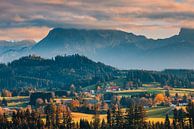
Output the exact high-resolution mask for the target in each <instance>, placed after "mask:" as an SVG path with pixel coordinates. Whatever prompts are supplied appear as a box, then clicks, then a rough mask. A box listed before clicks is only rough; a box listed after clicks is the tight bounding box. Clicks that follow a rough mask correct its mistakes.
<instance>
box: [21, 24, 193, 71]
mask: <svg viewBox="0 0 194 129" xmlns="http://www.w3.org/2000/svg"><path fill="white" fill-rule="evenodd" d="M25 53H31V54H36V55H41V56H43V57H47V58H51V57H53V56H56V55H64V54H67V55H71V54H75V53H78V54H81V55H85V56H87V57H89V58H90V59H93V60H95V61H101V62H103V63H105V64H109V65H112V66H115V67H117V68H122V69H165V68H194V58H193V56H194V30H193V29H187V28H182V29H181V30H180V33H179V34H178V35H175V36H172V37H170V38H166V39H158V40H153V39H148V38H146V37H144V36H137V35H134V34H132V33H127V32H123V31H118V30H86V29H63V28H55V29H53V30H51V31H50V32H49V34H48V35H47V36H46V37H45V38H43V39H42V40H41V41H40V42H38V43H37V44H35V45H34V46H33V47H32V49H30V52H25Z"/></svg>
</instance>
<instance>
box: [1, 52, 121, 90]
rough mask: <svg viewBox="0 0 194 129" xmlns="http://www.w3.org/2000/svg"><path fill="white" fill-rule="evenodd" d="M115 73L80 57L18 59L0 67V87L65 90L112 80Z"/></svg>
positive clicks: (113, 70)
mask: <svg viewBox="0 0 194 129" xmlns="http://www.w3.org/2000/svg"><path fill="white" fill-rule="evenodd" d="M117 72H118V70H117V69H115V68H113V67H111V66H106V65H104V64H102V63H100V62H97V63H96V62H93V61H92V60H90V59H88V58H86V57H84V56H80V55H72V56H56V57H55V58H53V59H43V58H41V57H37V56H27V57H22V58H20V59H19V60H15V61H13V62H11V63H9V64H8V65H4V64H1V65H0V88H1V89H2V88H13V87H24V86H33V87H37V88H63V89H66V88H68V87H69V86H70V85H71V84H75V85H76V86H87V85H90V84H96V83H98V82H100V81H103V82H104V81H107V80H111V79H114V77H115V76H117V74H118V73H117Z"/></svg>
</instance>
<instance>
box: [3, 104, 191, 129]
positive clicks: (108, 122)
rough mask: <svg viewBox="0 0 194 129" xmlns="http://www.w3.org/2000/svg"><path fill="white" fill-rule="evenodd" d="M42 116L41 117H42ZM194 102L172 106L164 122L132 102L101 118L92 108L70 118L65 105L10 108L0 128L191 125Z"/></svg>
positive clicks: (173, 128) (176, 128)
mask: <svg viewBox="0 0 194 129" xmlns="http://www.w3.org/2000/svg"><path fill="white" fill-rule="evenodd" d="M44 119H45V120H44ZM193 125H194V104H193V103H190V104H189V105H188V106H187V108H186V111H184V110H183V109H179V110H177V109H175V110H174V117H173V120H170V119H169V117H168V114H166V118H165V121H164V122H156V123H153V122H147V121H146V111H145V110H144V108H143V107H142V106H141V105H133V106H130V107H129V108H127V109H126V110H122V109H120V108H119V107H115V106H114V107H112V108H111V109H109V110H108V111H107V118H106V119H103V120H101V119H100V115H99V114H98V111H97V110H96V112H95V114H94V116H93V119H92V120H91V121H88V120H86V119H80V121H78V122H74V121H73V118H72V115H71V111H70V109H69V108H68V107H67V106H62V105H54V104H49V105H47V106H46V107H45V112H44V113H40V111H38V110H33V111H30V110H29V109H27V110H18V111H17V112H13V114H12V117H11V120H8V118H7V116H6V114H5V113H4V114H3V115H0V129H193Z"/></svg>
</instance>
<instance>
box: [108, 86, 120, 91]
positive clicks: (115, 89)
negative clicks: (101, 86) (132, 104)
mask: <svg viewBox="0 0 194 129" xmlns="http://www.w3.org/2000/svg"><path fill="white" fill-rule="evenodd" d="M119 90H120V88H119V87H118V86H109V87H107V88H106V92H109V91H119Z"/></svg>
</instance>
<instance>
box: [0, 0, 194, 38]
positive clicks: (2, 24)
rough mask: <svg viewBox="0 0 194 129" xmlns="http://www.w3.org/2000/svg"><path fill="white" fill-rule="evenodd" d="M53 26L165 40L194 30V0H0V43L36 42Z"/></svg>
mask: <svg viewBox="0 0 194 129" xmlns="http://www.w3.org/2000/svg"><path fill="white" fill-rule="evenodd" d="M55 27H62V28H86V29H94V28H95V29H117V30H123V31H126V32H132V33H134V34H137V35H145V36H146V37H148V38H154V39H158V38H166V37H170V36H172V35H175V34H178V32H179V30H180V28H181V27H186V28H194V0H0V40H24V39H32V40H36V41H39V40H41V39H42V38H43V37H45V36H46V35H47V33H48V32H49V30H51V29H52V28H55Z"/></svg>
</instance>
